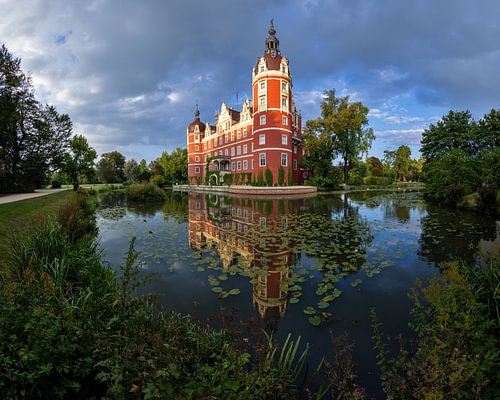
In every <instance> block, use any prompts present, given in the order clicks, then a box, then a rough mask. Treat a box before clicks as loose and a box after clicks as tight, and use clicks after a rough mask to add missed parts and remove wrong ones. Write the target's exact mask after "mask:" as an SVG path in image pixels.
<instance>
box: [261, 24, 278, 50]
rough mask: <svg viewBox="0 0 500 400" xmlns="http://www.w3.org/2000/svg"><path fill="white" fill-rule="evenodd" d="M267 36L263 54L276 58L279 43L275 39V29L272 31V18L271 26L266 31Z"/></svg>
mask: <svg viewBox="0 0 500 400" xmlns="http://www.w3.org/2000/svg"><path fill="white" fill-rule="evenodd" d="M267 32H268V33H269V35H268V36H267V39H266V47H265V49H264V54H268V53H269V54H271V56H273V57H276V56H277V55H278V54H280V41H279V40H278V38H277V37H276V29H274V18H271V25H270V26H269V30H268V31H267Z"/></svg>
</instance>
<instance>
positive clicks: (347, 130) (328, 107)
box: [317, 90, 375, 183]
mask: <svg viewBox="0 0 500 400" xmlns="http://www.w3.org/2000/svg"><path fill="white" fill-rule="evenodd" d="M367 115H368V107H366V106H364V105H363V104H362V103H361V102H354V103H350V102H349V96H345V97H337V96H336V95H335V91H334V90H328V91H326V92H325V98H324V99H323V101H322V103H321V117H320V118H318V120H317V123H318V125H319V126H320V127H321V128H320V130H321V131H322V132H325V133H326V134H328V135H330V136H331V137H332V139H333V155H334V156H335V157H340V158H341V160H342V163H343V170H344V183H347V180H348V178H349V171H350V170H351V168H352V165H353V164H354V162H355V161H356V160H357V159H358V157H359V156H360V155H361V154H364V153H367V152H368V150H369V149H370V147H371V144H372V141H373V139H374V138H375V135H374V133H373V130H372V129H371V128H368V117H367Z"/></svg>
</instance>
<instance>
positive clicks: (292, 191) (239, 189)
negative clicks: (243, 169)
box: [172, 185, 318, 197]
mask: <svg viewBox="0 0 500 400" xmlns="http://www.w3.org/2000/svg"><path fill="white" fill-rule="evenodd" d="M172 189H173V190H174V191H180V192H208V193H221V194H224V193H227V194H232V195H245V196H262V195H264V196H269V195H272V196H295V195H301V197H303V196H304V195H311V194H312V195H314V194H316V192H317V191H318V188H317V187H316V186H244V185H231V186H206V185H174V186H173V187H172Z"/></svg>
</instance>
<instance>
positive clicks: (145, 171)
mask: <svg viewBox="0 0 500 400" xmlns="http://www.w3.org/2000/svg"><path fill="white" fill-rule="evenodd" d="M149 178H151V171H150V170H149V167H148V164H147V163H146V160H144V159H142V160H141V162H140V163H139V180H140V181H148V180H149Z"/></svg>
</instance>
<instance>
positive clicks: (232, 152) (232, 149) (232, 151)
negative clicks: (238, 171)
mask: <svg viewBox="0 0 500 400" xmlns="http://www.w3.org/2000/svg"><path fill="white" fill-rule="evenodd" d="M231 155H232V156H233V157H234V147H231Z"/></svg>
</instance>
